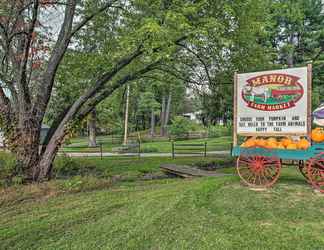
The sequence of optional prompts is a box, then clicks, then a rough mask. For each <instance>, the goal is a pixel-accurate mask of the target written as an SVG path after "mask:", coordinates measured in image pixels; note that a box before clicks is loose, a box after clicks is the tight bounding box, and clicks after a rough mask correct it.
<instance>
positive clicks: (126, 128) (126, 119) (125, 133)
mask: <svg viewBox="0 0 324 250" xmlns="http://www.w3.org/2000/svg"><path fill="white" fill-rule="evenodd" d="M128 109H129V84H128V85H127V89H126V107H125V124H124V141H123V144H124V145H126V144H127V137H128V135H127V133H128Z"/></svg>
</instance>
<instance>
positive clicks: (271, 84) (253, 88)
mask: <svg viewBox="0 0 324 250" xmlns="http://www.w3.org/2000/svg"><path fill="white" fill-rule="evenodd" d="M311 70H312V68H311V65H308V66H307V67H300V68H289V69H282V70H271V71H263V72H253V73H244V74H237V73H235V75H234V124H233V128H234V133H233V143H234V146H236V145H237V135H242V136H287V135H291V136H309V135H310V132H311V88H312V87H311V80H312V79H311V74H312V73H311Z"/></svg>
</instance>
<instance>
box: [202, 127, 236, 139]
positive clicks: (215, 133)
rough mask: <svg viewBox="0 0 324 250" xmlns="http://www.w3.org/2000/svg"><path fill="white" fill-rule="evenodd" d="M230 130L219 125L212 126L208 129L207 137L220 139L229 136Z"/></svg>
mask: <svg viewBox="0 0 324 250" xmlns="http://www.w3.org/2000/svg"><path fill="white" fill-rule="evenodd" d="M231 133H232V128H231V127H225V126H221V125H214V126H209V127H208V137H209V138H214V137H220V136H228V135H231Z"/></svg>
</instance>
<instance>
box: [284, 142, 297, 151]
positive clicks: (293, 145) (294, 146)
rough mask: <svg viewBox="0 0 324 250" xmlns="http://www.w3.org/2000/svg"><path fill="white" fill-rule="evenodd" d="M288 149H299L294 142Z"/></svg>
mask: <svg viewBox="0 0 324 250" xmlns="http://www.w3.org/2000/svg"><path fill="white" fill-rule="evenodd" d="M286 148H287V149H290V150H296V149H297V144H295V143H294V142H292V143H290V144H289V145H288V146H287V147H286Z"/></svg>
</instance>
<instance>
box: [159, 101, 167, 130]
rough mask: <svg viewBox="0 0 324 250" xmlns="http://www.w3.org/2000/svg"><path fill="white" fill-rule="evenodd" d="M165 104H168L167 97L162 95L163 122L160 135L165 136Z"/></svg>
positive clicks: (161, 119) (161, 118) (161, 115)
mask: <svg viewBox="0 0 324 250" xmlns="http://www.w3.org/2000/svg"><path fill="white" fill-rule="evenodd" d="M165 106H166V97H165V96H163V97H162V106H161V114H160V123H161V128H160V135H161V136H164V129H163V126H164V120H165Z"/></svg>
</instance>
